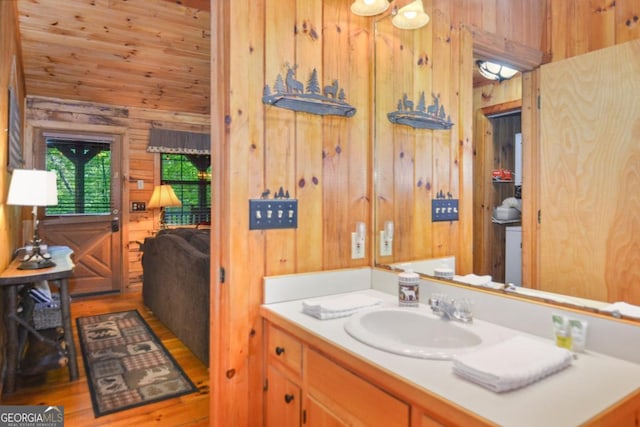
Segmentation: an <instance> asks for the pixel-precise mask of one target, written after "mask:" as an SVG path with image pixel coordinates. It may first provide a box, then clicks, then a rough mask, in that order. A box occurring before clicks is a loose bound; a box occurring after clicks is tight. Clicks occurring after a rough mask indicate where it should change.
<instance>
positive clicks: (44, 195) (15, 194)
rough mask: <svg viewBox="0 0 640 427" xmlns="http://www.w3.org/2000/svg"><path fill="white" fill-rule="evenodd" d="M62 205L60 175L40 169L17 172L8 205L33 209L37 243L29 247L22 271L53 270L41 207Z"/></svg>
mask: <svg viewBox="0 0 640 427" xmlns="http://www.w3.org/2000/svg"><path fill="white" fill-rule="evenodd" d="M57 204H58V188H57V186H56V174H55V172H51V171H44V170H36V169H14V170H13V174H12V176H11V184H10V185H9V195H8V196H7V205H15V206H33V240H32V241H31V242H30V243H28V244H27V245H26V247H25V249H26V254H25V256H24V258H23V260H22V263H21V264H20V266H18V269H20V270H36V269H39V268H46V267H53V266H54V265H56V264H55V263H54V262H53V261H51V254H49V253H48V252H47V245H45V244H43V242H42V240H41V239H40V236H39V235H38V206H53V205H57Z"/></svg>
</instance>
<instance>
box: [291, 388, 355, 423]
mask: <svg viewBox="0 0 640 427" xmlns="http://www.w3.org/2000/svg"><path fill="white" fill-rule="evenodd" d="M303 407H304V410H303V415H302V424H303V425H304V427H346V426H348V425H349V424H348V423H346V422H344V421H343V420H341V419H340V418H338V416H337V415H336V414H334V413H332V412H331V411H330V410H329V409H328V408H326V407H325V406H324V405H322V404H321V403H320V402H318V401H317V400H315V399H314V398H313V397H312V396H309V395H308V394H307V395H306V396H305V399H304V405H303Z"/></svg>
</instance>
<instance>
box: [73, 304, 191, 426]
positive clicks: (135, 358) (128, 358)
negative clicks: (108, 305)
mask: <svg viewBox="0 0 640 427" xmlns="http://www.w3.org/2000/svg"><path fill="white" fill-rule="evenodd" d="M76 322H77V326H78V336H79V338H80V346H81V347H82V357H83V359H84V366H85V369H86V372H87V381H88V383H89V390H90V391H91V400H92V402H93V411H94V413H95V415H96V417H100V416H102V415H107V414H111V413H113V412H117V411H121V410H123V409H130V408H134V407H137V406H141V405H146V404H147V403H152V402H157V401H160V400H164V399H169V398H172V397H176V396H181V395H184V394H188V393H192V392H195V391H196V390H197V388H196V387H195V385H194V384H193V383H192V382H191V380H190V379H189V377H187V375H186V374H185V373H184V372H183V371H182V369H181V368H180V366H179V365H178V364H177V363H176V361H175V360H174V359H173V357H172V356H171V354H169V352H168V351H167V349H166V348H165V347H164V346H163V345H162V343H161V342H160V340H159V339H158V337H157V336H156V335H155V334H154V333H153V331H152V330H151V328H149V325H148V324H147V323H146V322H145V321H144V319H143V318H142V317H141V316H140V313H138V311H136V310H133V311H123V312H119V313H108V314H101V315H97V316H88V317H79V318H78V319H76Z"/></svg>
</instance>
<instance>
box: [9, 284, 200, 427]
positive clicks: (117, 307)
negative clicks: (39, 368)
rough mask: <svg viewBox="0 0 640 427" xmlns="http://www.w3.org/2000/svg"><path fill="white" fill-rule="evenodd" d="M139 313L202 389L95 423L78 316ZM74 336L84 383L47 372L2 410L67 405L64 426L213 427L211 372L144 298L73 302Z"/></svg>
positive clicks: (22, 388) (62, 372)
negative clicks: (78, 326)
mask: <svg viewBox="0 0 640 427" xmlns="http://www.w3.org/2000/svg"><path fill="white" fill-rule="evenodd" d="M134 309H137V310H138V312H140V314H141V315H142V317H143V318H144V319H145V320H146V321H147V323H149V325H150V326H151V328H152V329H153V331H154V332H155V333H156V335H158V337H159V338H160V339H161V340H162V343H163V344H164V346H165V347H166V348H167V349H168V350H169V352H170V353H171V355H172V356H173V357H174V358H175V359H176V361H177V362H178V364H179V365H180V366H181V367H182V369H183V370H184V371H185V373H186V374H187V375H188V376H189V378H191V381H193V382H194V384H195V385H196V386H197V387H198V390H199V391H198V392H197V393H192V394H188V395H185V396H181V397H177V398H173V399H168V400H165V401H162V402H157V403H152V404H149V405H144V406H141V407H138V408H133V409H129V410H125V411H120V412H116V413H115V414H111V415H105V416H102V417H99V418H95V417H94V414H93V407H92V405H91V395H90V393H89V386H88V384H87V377H86V374H85V369H84V363H83V360H82V355H81V350H80V344H79V343H78V332H77V329H76V327H75V325H76V322H75V319H76V318H77V317H82V316H88V315H92V314H100V313H109V312H117V311H125V310H134ZM71 315H72V317H73V326H74V328H73V329H74V330H73V335H74V340H75V345H76V352H77V354H78V367H79V372H80V378H79V379H78V380H77V381H74V382H70V381H69V374H68V370H67V369H66V368H62V369H58V370H54V371H49V372H47V373H46V374H45V375H42V376H41V378H39V379H38V382H37V383H35V384H34V383H33V382H34V381H33V379H32V380H31V382H30V383H28V384H27V383H22V384H20V383H19V388H18V389H17V391H16V392H15V393H13V394H11V395H9V396H3V397H2V399H1V400H0V402H1V404H2V405H63V406H64V421H65V426H69V427H75V426H82V427H84V426H136V427H140V426H151V425H154V426H163V427H165V426H169V427H173V426H206V425H208V424H209V372H208V367H207V366H205V365H204V364H203V363H202V362H201V361H200V360H199V359H198V358H196V357H195V356H194V355H193V353H191V351H189V349H187V347H185V346H184V344H182V343H181V342H180V341H179V340H178V339H177V338H176V337H175V335H173V334H172V333H171V332H170V331H169V330H168V329H167V328H166V327H165V326H164V325H162V324H161V323H160V321H158V320H157V319H156V318H155V317H154V316H153V314H152V313H151V312H150V311H149V310H148V309H147V308H146V307H145V306H144V305H143V304H142V295H141V293H139V292H137V293H131V294H126V295H118V296H103V297H95V298H87V299H74V300H73V301H72V303H71Z"/></svg>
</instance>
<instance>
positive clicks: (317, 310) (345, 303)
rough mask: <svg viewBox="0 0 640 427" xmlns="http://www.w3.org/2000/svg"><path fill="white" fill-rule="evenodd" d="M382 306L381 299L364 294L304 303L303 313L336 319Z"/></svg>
mask: <svg viewBox="0 0 640 427" xmlns="http://www.w3.org/2000/svg"><path fill="white" fill-rule="evenodd" d="M381 304H382V300H381V299H380V298H375V297H372V296H369V295H363V294H347V295H340V296H334V297H330V298H321V299H313V300H305V301H302V312H303V313H305V314H308V315H310V316H313V317H317V318H318V319H321V320H325V319H336V318H338V317H346V316H350V315H352V314H353V313H355V312H356V311H360V310H362V309H364V308H369V307H375V306H377V305H381Z"/></svg>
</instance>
